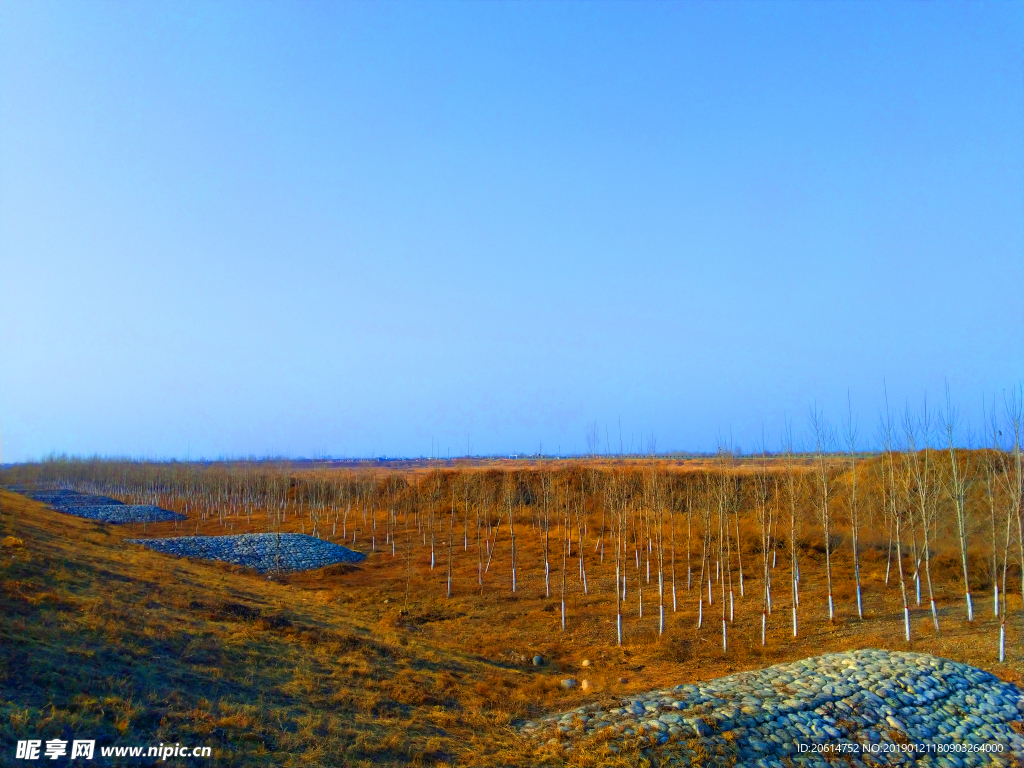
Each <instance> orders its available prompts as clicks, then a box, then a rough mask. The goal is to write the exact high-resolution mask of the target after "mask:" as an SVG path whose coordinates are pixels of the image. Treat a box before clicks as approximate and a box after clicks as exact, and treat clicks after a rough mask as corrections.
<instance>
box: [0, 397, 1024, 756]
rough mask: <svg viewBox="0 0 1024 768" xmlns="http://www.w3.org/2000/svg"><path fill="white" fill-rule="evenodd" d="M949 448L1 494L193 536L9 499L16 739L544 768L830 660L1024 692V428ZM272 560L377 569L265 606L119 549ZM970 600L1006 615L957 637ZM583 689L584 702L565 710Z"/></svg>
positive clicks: (425, 469)
mask: <svg viewBox="0 0 1024 768" xmlns="http://www.w3.org/2000/svg"><path fill="white" fill-rule="evenodd" d="M934 423H935V422H932V421H929V420H928V419H927V418H926V417H922V418H917V417H914V418H911V417H909V416H908V417H907V419H905V421H904V424H903V427H904V429H903V430H902V434H903V435H904V436H905V437H906V440H905V441H903V445H901V446H897V445H896V438H897V435H896V430H895V429H894V428H893V424H892V420H891V419H890V420H888V421H886V422H884V423H883V443H884V445H885V448H886V450H885V451H883V452H882V453H879V454H875V455H869V454H865V453H858V452H857V451H856V445H855V439H856V438H855V432H854V430H853V426H852V419H851V420H850V422H849V423H847V424H846V425H845V428H846V434H845V435H844V437H845V438H846V439H845V441H844V442H845V445H844V446H843V448H844V450H843V451H842V452H841V453H833V452H831V451H832V450H833V449H834V444H835V443H836V442H837V440H836V438H835V435H834V434H832V433H831V431H830V428H829V427H828V425H827V424H826V423H825V422H824V421H823V420H822V421H820V422H819V425H818V427H819V428H818V430H817V434H818V435H819V437H820V440H819V441H818V442H817V446H818V450H815V451H814V452H813V453H812V454H811V455H797V454H795V453H793V452H792V450H790V449H789V446H790V445H791V443H790V442H789V441H788V440H787V442H786V450H784V451H783V452H782V453H781V454H779V455H775V456H771V455H769V454H768V453H767V451H763V452H762V453H761V454H760V455H758V456H754V457H744V456H733V455H732V454H730V453H729V452H728V451H727V450H724V449H723V450H722V451H720V452H719V454H718V455H717V456H716V457H709V458H707V459H690V460H668V459H664V458H656V457H651V458H648V459H642V458H637V459H631V460H625V459H612V458H600V457H592V458H589V459H587V460H584V461H565V460H559V461H554V460H546V461H533V462H530V461H500V462H499V461H491V462H469V461H463V462H455V461H452V462H444V463H427V462H424V463H421V464H410V465H407V466H401V467H387V466H384V465H375V466H372V467H369V466H368V467H365V468H359V467H345V466H336V465H331V464H328V463H322V464H316V465H302V466H288V465H286V464H272V463H217V464H201V465H200V464H188V463H162V464H160V463H136V462H115V461H99V460H71V459H53V460H49V461H46V462H42V463H38V464H29V465H20V466H17V467H13V468H10V469H8V470H6V471H5V472H4V482H5V483H7V484H9V485H16V484H26V485H36V486H48V487H67V488H74V489H76V490H80V491H89V492H93V493H103V494H107V495H110V496H113V497H116V498H119V499H123V500H125V501H129V502H134V503H151V504H157V505H159V506H161V507H164V508H166V509H171V510H175V511H179V512H181V513H183V514H185V515H187V520H184V521H171V522H164V523H155V524H149V525H148V526H146V528H145V530H143V529H142V527H141V526H135V525H127V526H120V527H113V526H107V525H102V524H99V523H95V522H92V521H87V520H81V519H77V518H69V517H67V516H63V515H59V514H57V513H54V512H51V511H48V510H46V509H45V508H43V507H42V506H41V505H38V504H35V503H33V502H30V501H29V500H27V499H25V498H24V497H21V496H18V495H16V494H12V493H8V492H4V494H3V498H2V504H3V510H4V514H3V517H2V519H0V525H2V529H3V530H2V531H0V543H2V548H0V552H2V555H3V556H2V566H0V574H2V579H3V582H2V583H3V592H2V595H0V601H2V608H3V611H4V612H5V615H6V616H8V617H10V620H9V621H8V622H6V623H5V625H4V627H3V628H2V629H0V633H2V637H0V642H2V645H3V648H4V662H5V664H4V668H3V678H2V680H0V696H2V702H0V706H2V707H3V710H4V712H3V720H2V723H0V727H2V728H4V729H5V731H6V733H5V736H6V737H7V740H8V741H9V740H10V739H12V738H16V737H18V734H24V733H25V729H26V728H27V729H30V730H33V732H38V733H39V734H40V735H41V736H43V737H46V736H52V735H59V734H60V733H62V732H64V731H65V730H67V729H70V730H72V731H75V732H78V733H83V732H85V731H89V732H90V733H96V734H98V735H99V734H102V737H103V738H105V739H107V740H108V742H113V741H117V742H120V743H138V742H141V741H159V740H161V739H163V740H177V741H183V740H185V739H186V738H192V739H193V740H195V741H202V742H203V743H211V744H213V745H215V747H216V749H218V750H219V753H220V755H221V757H220V758H219V764H225V765H231V764H237V765H256V764H267V765H300V764H301V765H334V764H342V763H344V764H352V765H360V764H363V765H377V764H406V763H414V764H416V763H418V764H439V765H441V764H444V765H456V764H457V765H464V764H465V765H470V764H481V765H496V764H520V763H522V762H523V761H524V760H526V761H528V762H531V763H539V762H541V761H542V760H543V759H544V755H543V754H540V753H533V752H531V751H530V750H531V749H532V748H531V747H528V746H527V745H525V744H524V743H522V742H521V741H520V740H519V739H518V738H517V737H516V736H514V735H513V733H512V731H511V729H510V728H509V727H508V726H509V724H510V723H511V722H513V721H514V720H517V719H521V718H525V717H537V716H539V715H541V714H543V713H544V712H546V711H552V710H557V709H566V708H572V707H573V706H576V704H577V702H579V701H581V700H584V699H587V700H592V699H594V698H598V697H602V696H608V695H612V694H619V693H626V692H629V691H635V690H646V689H651V688H655V687H659V686H664V685H668V684H674V683H679V682H686V681H691V680H695V679H708V678H709V677H712V676H716V675H720V674H724V673H727V672H731V671H736V670H740V669H746V668H754V667H761V666H764V665H766V664H770V663H774V662H777V661H783V660H791V659H797V658H801V657H803V656H808V655H814V654H818V653H821V652H823V651H826V650H849V649H852V648H860V647H883V648H893V649H914V650H920V651H927V652H931V653H936V654H939V655H943V656H948V657H950V658H953V659H955V660H958V661H963V662H966V663H970V664H974V665H976V666H980V667H982V668H985V669H989V670H991V671H994V672H996V673H997V674H999V675H1000V676H1002V677H1003V678H1004V679H1010V680H1018V681H1019V680H1020V678H1021V670H1022V668H1024V665H1022V657H1024V652H1022V650H1021V647H1022V645H1024V634H1022V628H1021V610H1022V607H1024V606H1022V601H1021V591H1022V590H1024V585H1022V584H1021V562H1022V559H1024V539H1022V536H1021V534H1022V521H1021V487H1022V479H1021V465H1022V462H1021V445H1020V433H1021V429H1020V411H1019V409H1017V410H1014V406H1013V404H1012V403H1011V407H1010V408H1008V409H1007V415H1006V419H1005V423H1002V424H1000V425H999V426H1001V427H1002V429H999V428H995V429H994V431H993V440H994V443H993V445H992V446H990V447H986V448H984V449H975V450H970V451H968V450H966V449H963V448H959V447H955V446H954V447H950V446H948V445H947V446H944V447H942V448H936V447H933V446H932V440H931V435H932V430H931V425H932V424H934ZM951 424H953V425H955V414H947V421H946V424H945V428H946V434H945V435H944V437H945V438H946V442H950V441H949V433H950V431H951V430H952V429H953V428H955V426H954V427H951V426H950V425H951ZM999 432H1002V433H1003V434H1002V436H1001V435H999ZM460 528H461V530H459V529H460ZM684 528H685V536H683V535H681V534H682V529H684ZM275 531H277V532H283V531H288V532H305V533H308V534H311V535H314V536H318V537H321V538H324V539H328V540H333V541H337V542H338V543H344V544H345V545H346V546H348V547H352V548H355V549H359V550H360V551H362V552H364V553H365V554H367V556H368V559H367V560H366V561H365V562H363V563H361V564H359V565H343V566H338V567H333V568H328V569H323V570H320V571H311V572H306V573H299V574H291V575H276V576H274V577H273V578H272V579H269V580H268V579H267V578H265V577H260V576H258V575H257V574H254V573H252V572H247V571H242V570H241V569H238V568H235V567H231V566H226V565H218V564H209V563H200V562H193V561H188V560H181V559H169V558H167V557H166V556H162V555H160V554H157V553H154V552H150V551H148V550H145V549H143V548H141V547H132V546H129V545H127V544H123V543H122V542H123V541H124V539H126V538H133V537H136V538H137V537H163V536H172V535H182V534H197V533H198V534H203V535H217V534H226V533H234V534H237V533H246V532H275ZM381 537H383V542H382V541H381ZM456 537H458V538H461V540H462V542H461V543H462V544H463V546H462V547H461V548H460V547H457V546H455V539H456ZM847 542H849V544H850V545H849V546H846V543H847ZM559 546H561V551H560V552H559ZM606 547H614V557H606V556H605V549H606ZM438 549H440V550H441V553H443V554H442V556H446V557H447V562H446V564H445V567H444V568H441V567H435V566H439V565H440V564H439V563H437V562H436V558H437V554H438V551H437V550H438ZM680 549H681V550H683V551H677V550H680ZM779 549H782V551H783V553H787V552H788V554H789V557H786V556H785V555H783V557H778V556H777V553H778V550H779ZM691 558H692V559H691ZM697 558H699V559H700V563H699V566H697V567H696V568H692V565H696V559H697ZM684 559H685V561H686V578H685V580H684V579H682V578H681V577H680V579H679V583H678V585H677V583H676V567H677V563H678V564H679V565H680V566H681V563H682V560H684ZM552 560H554V561H555V563H552ZM559 560H560V562H559ZM893 561H895V562H893ZM750 562H754V563H757V565H756V566H755V567H754V568H753V570H751V569H750V568H749V567H748V568H746V570H744V564H746V565H749V563H750ZM553 565H554V567H560V568H561V573H560V574H557V575H556V578H557V581H556V583H555V584H552V583H551V582H552V573H551V570H552V566H553ZM691 571H692V573H691ZM893 571H894V572H895V573H896V574H897V575H898V581H899V583H898V584H894V583H893V581H892V579H891V578H890V574H891V572H893ZM692 577H696V578H692ZM781 580H788V582H789V584H790V589H789V590H773V589H772V585H773V584H775V583H781ZM921 580H924V582H925V585H926V588H927V590H928V605H925V606H922V601H921V599H920V591H921V590H920V586H921V585H920V582H921ZM908 581H912V582H914V583H916V584H917V585H918V590H917V592H918V596H919V597H918V600H917V601H916V602H915V601H912V600H911V599H910V589H908V583H907V582H908ZM669 588H671V590H672V600H671V601H669V600H667V599H666V598H667V595H666V590H667V589H669ZM968 588H970V589H974V590H976V592H975V594H976V596H977V597H975V598H974V600H975V601H977V602H983V601H987V600H989V599H991V600H992V602H993V605H992V606H991V609H988V610H984V611H976V612H975V611H973V610H972V608H973V606H972V603H971V602H968V608H967V612H966V613H965V611H964V609H963V602H961V601H964V600H965V598H966V599H967V600H968V601H970V600H971V598H969V597H966V595H969V594H970V593H969V591H968ZM652 589H653V590H657V592H656V593H653V592H652V591H651V590H652ZM677 590H678V593H679V594H678V595H677ZM787 591H788V594H786V593H787ZM687 594H689V595H690V598H689V599H686V597H685V595H687ZM677 598H678V599H677ZM645 599H646V603H647V605H646V606H645V604H644V603H645ZM716 600H717V601H719V602H720V605H719V606H715V607H716V608H719V609H720V620H721V626H720V627H714V626H709V625H708V623H707V622H705V621H704V618H705V616H704V614H705V611H706V610H708V609H710V608H711V607H712V606H713V605H714V601H716ZM654 602H656V603H657V610H653V609H651V607H650V606H651V605H652V603H654ZM705 603H706V605H705ZM801 605H802V606H803V607H804V610H803V611H802V612H801V613H800V622H799V632H798V631H797V630H798V622H797V617H798V607H799V606H801ZM645 608H646V610H645ZM669 608H670V610H667V609H669ZM780 611H781V612H783V615H785V614H786V613H790V614H791V616H792V622H791V623H790V622H787V621H785V620H777V619H776V618H775V617H776V615H777V614H778V613H779V612H780ZM712 624H714V622H712ZM940 626H941V629H942V631H941V634H940V632H939V628H940ZM719 632H720V633H721V634H720V637H719V638H716V637H715V635H717V634H718V633H719ZM1007 646H1008V647H1009V649H1010V650H1009V651H1007V650H1006V648H1007ZM534 655H542V656H543V658H544V664H543V665H539V666H534V665H533V664H531V663H530V659H532V658H533V656H534ZM584 658H587V659H589V660H593V662H594V663H593V665H588V666H587V668H586V669H585V670H583V669H582V668H578V665H579V664H580V662H581V660H582V659H584ZM566 672H571V673H573V674H575V675H576V676H578V677H581V678H583V677H585V678H586V685H581V686H579V687H578V688H574V689H565V688H563V687H561V686H560V685H559V681H560V680H561V678H562V677H564V673H566ZM623 681H624V682H623ZM23 737H24V736H22V738H23ZM598 746H600V749H601V754H602V755H603V754H604V746H603V745H598ZM595 749H597V747H595ZM551 759H552V760H556V759H560V758H555V757H551ZM573 759H574V760H583V763H581V764H584V763H586V760H585V759H584V756H581V755H577V756H576V757H574V758H573ZM587 759H592V760H597V761H598V762H600V759H599V756H598V754H597V753H596V752H595V755H594V757H593V758H587Z"/></svg>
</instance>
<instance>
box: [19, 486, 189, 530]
mask: <svg viewBox="0 0 1024 768" xmlns="http://www.w3.org/2000/svg"><path fill="white" fill-rule="evenodd" d="M24 495H26V496H28V497H29V498H30V499H33V500H34V501H39V502H42V503H43V504H46V505H47V506H49V507H52V508H53V509H56V510H57V511H58V512H63V513H65V514H68V515H75V516H76V517H85V518H88V519H89V520H99V521H100V522H103V523H117V524H121V523H163V522H167V521H168V520H184V519H185V515H182V514H180V513H178V512H172V511H171V510H169V509H163V508H162V507H157V506H154V505H153V504H125V503H124V502H121V501H118V500H117V499H112V498H110V497H109V496H98V495H95V494H91V493H79V492H78V491H68V490H57V491H25V492H24Z"/></svg>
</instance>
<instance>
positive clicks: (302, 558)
mask: <svg viewBox="0 0 1024 768" xmlns="http://www.w3.org/2000/svg"><path fill="white" fill-rule="evenodd" d="M128 541H129V543H131V544H142V545H143V546H145V547H149V548H150V549H155V550H156V551H157V552H163V553H164V554H168V555H176V556H178V557H198V558H202V559H204V560H220V561H222V562H225V563H233V564H235V565H241V566H244V567H246V568H253V569H255V570H257V571H259V572H260V573H279V572H280V573H284V572H288V571H309V570H313V569H315V568H324V567H326V566H328V565H335V564H337V563H357V562H359V561H360V560H363V559H365V558H366V555H364V554H363V553H362V552H356V551H354V550H351V549H348V548H347V547H342V546H340V545H338V544H332V543H330V542H328V541H324V540H323V539H318V538H316V537H315V536H306V535H305V534H301V533H281V534H277V533H244V534H241V535H239V536H179V537H175V538H168V539H129V540H128Z"/></svg>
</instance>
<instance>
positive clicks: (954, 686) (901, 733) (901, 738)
mask: <svg viewBox="0 0 1024 768" xmlns="http://www.w3.org/2000/svg"><path fill="white" fill-rule="evenodd" d="M1022 720H1024V694H1022V693H1021V691H1020V689H1019V688H1017V687H1016V686H1015V685H1013V684H1011V683H1005V682H1002V681H1001V680H999V679H998V678H997V677H995V676H994V675H991V674H989V673H988V672H985V671H983V670H980V669H976V668H974V667H970V666H967V665H964V664H958V663H956V662H953V661H949V660H947V659H941V658H937V657H935V656H929V655H926V654H918V653H904V652H887V651H879V650H860V651H849V652H846V653H833V654H828V655H826V656H819V657H817V658H811V659H804V660H802V661H798V662H794V663H791V664H779V665H776V666H773V667H768V668H767V669H763V670H760V671H757V672H744V673H741V674H736V675H729V676H728V677H722V678H719V679H717V680H713V681H711V682H707V683H698V684H690V685H679V686H676V687H675V688H670V689H666V690H659V691H652V692H651V693H648V694H644V695H641V696H631V697H629V698H627V699H622V700H620V701H618V702H617V703H614V704H610V705H609V704H606V703H604V704H602V703H598V704H591V705H588V706H584V707H580V708H579V709H576V710H573V711H572V712H567V713H564V714H557V715H551V716H548V717H545V718H543V719H541V720H537V721H533V722H526V723H522V724H520V725H519V726H518V728H519V731H520V734H521V735H522V736H524V737H526V738H529V739H532V740H534V741H536V742H538V743H540V744H547V745H549V746H551V747H555V748H557V749H560V750H563V751H564V752H565V753H567V754H571V753H572V751H573V750H574V749H585V750H586V751H587V753H588V754H594V755H602V754H604V755H609V756H611V755H615V754H619V753H620V752H622V751H623V750H624V749H630V748H633V749H639V750H640V751H641V752H644V751H649V752H661V753H662V756H661V758H660V759H661V760H662V762H669V763H674V762H676V761H678V764H681V765H686V764H689V763H691V762H692V764H693V765H704V764H713V763H717V762H719V761H722V762H723V763H729V762H730V761H732V762H733V764H740V765H744V766H757V767H758V768H770V767H774V766H783V765H787V764H790V763H792V764H794V765H815V766H819V765H820V766H827V765H831V764H833V763H830V762H829V761H830V760H839V761H840V763H841V764H852V765H855V766H867V765H877V764H882V765H886V764H889V765H893V764H900V765H902V764H906V765H911V764H915V763H920V764H926V765H938V766H972V765H1010V764H1012V763H1011V760H1013V759H1014V756H1016V757H1017V758H1019V757H1020V756H1021V755H1024V723H1022V722H1021V721H1022Z"/></svg>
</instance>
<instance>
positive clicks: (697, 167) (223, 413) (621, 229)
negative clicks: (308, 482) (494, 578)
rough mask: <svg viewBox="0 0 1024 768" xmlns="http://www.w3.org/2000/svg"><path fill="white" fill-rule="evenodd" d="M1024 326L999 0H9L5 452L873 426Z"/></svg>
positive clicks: (1011, 36) (3, 235)
mask: <svg viewBox="0 0 1024 768" xmlns="http://www.w3.org/2000/svg"><path fill="white" fill-rule="evenodd" d="M1022 331H1024V6H1022V5H1021V4H1020V3H909V2H908V3H859V2H858V3H828V2H825V3H783V2H771V3H766V2H755V3H743V2H729V3H706V4H701V3H695V2H688V3H667V2H658V3H651V4H644V3H632V2H631V3H609V4H603V3H575V2H574V3H469V2H463V3H441V2H431V3H411V2H402V3H365V4H364V3H311V2H310V3H273V2H261V3H229V2H223V3H200V2H192V3H188V2H186V3H180V2H173V3H161V2H148V3H96V2H91V3H74V4H72V3H47V2H39V3H28V2H17V1H16V2H3V3H0V436H2V441H3V442H2V450H3V460H4V461H20V460H26V459H31V458H35V457H40V456H43V455H46V454H48V453H50V452H52V451H58V452H69V453H77V454H94V453H98V454H107V455H113V454H116V455H133V456H149V457H165V456H168V457H169V456H178V457H185V456H186V455H187V456H191V457H193V458H195V457H198V456H206V457H216V456H224V455H263V454H268V453H273V454H287V455H292V456H315V455H324V454H327V455H335V456H366V455H381V454H387V455H429V454H430V453H431V452H434V453H435V454H439V455H445V454H446V453H447V452H449V451H450V452H451V454H452V455H457V454H463V453H465V452H466V450H467V446H469V450H471V451H472V452H473V453H474V454H493V453H511V452H533V451H536V450H537V449H538V448H539V447H541V446H543V450H544V451H545V452H555V451H557V450H561V451H562V452H569V451H583V450H585V449H586V440H585V429H586V425H587V424H588V423H593V422H596V423H597V424H598V425H599V432H600V433H601V435H602V446H601V450H604V448H605V446H604V445H603V442H604V440H603V436H604V435H605V434H607V435H609V436H610V438H611V442H612V444H613V448H614V449H616V450H617V448H618V445H619V437H618V434H619V424H620V423H621V429H622V434H623V438H622V441H623V445H624V447H625V448H627V449H628V448H629V447H630V444H631V443H632V445H633V448H634V449H636V448H638V447H640V446H641V445H643V447H644V448H646V447H647V444H648V441H649V436H650V435H654V436H655V437H656V440H657V449H658V450H669V449H690V450H713V449H714V448H715V446H716V444H717V441H719V440H720V439H722V438H723V437H724V438H727V439H728V438H729V437H730V436H731V439H732V440H733V441H734V442H735V443H736V444H738V445H740V446H741V447H742V448H745V449H748V450H749V449H752V448H754V447H755V444H756V443H758V442H759V441H760V437H761V434H762V429H763V430H764V431H765V433H766V434H767V437H768V442H769V445H770V446H771V445H773V444H775V445H777V443H778V438H779V433H780V431H781V428H782V424H783V418H784V416H788V417H790V418H792V419H793V423H794V430H795V431H796V433H797V435H798V437H799V435H801V434H804V433H805V432H806V427H807V413H808V409H809V407H811V406H812V405H816V406H817V407H819V408H821V409H822V410H823V411H824V412H825V414H826V416H828V417H830V418H832V419H833V420H838V419H839V417H840V416H841V415H842V414H843V413H845V410H846V404H847V396H848V394H849V398H850V401H851V402H852V405H853V409H854V410H855V411H856V412H857V414H858V415H859V419H860V422H861V430H862V435H863V439H864V442H865V443H870V442H871V441H872V440H873V439H874V437H875V434H876V427H877V423H878V414H879V409H880V408H882V407H883V403H884V399H883V398H884V395H885V392H886V391H887V392H888V397H889V401H890V403H891V404H893V405H894V407H899V408H902V407H903V406H904V405H905V404H906V403H908V402H909V403H910V404H911V406H912V407H914V408H917V407H918V406H919V405H920V403H921V401H922V399H923V398H924V397H925V396H927V397H928V398H929V400H930V401H931V402H932V403H933V404H940V401H941V400H942V399H943V397H944V386H945V383H946V382H947V381H948V383H949V386H950V389H951V392H952V393H953V398H954V400H955V402H956V403H957V404H958V405H959V407H960V409H961V412H962V414H963V416H964V423H965V429H966V427H967V425H968V423H970V424H972V425H974V426H975V427H977V425H978V422H979V421H980V412H981V404H982V398H983V397H986V398H988V400H989V401H991V399H992V398H993V397H995V398H998V397H1001V393H1002V391H1003V390H1006V389H1008V388H1010V387H1012V386H1014V385H1016V384H1018V383H1019V382H1020V381H1021V377H1022V374H1024V344H1022V343H1021V338H1022V336H1021V334H1022ZM641 434H643V435H644V437H643V438H641ZM965 434H966V432H965Z"/></svg>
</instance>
